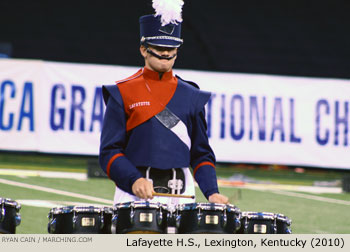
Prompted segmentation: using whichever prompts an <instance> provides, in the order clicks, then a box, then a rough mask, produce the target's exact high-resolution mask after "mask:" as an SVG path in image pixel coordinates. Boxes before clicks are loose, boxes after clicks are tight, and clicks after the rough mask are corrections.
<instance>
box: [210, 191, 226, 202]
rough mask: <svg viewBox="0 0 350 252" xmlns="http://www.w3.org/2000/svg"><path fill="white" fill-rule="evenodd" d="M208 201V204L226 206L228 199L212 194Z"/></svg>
mask: <svg viewBox="0 0 350 252" xmlns="http://www.w3.org/2000/svg"><path fill="white" fill-rule="evenodd" d="M208 200H209V202H210V203H218V204H228V198H227V197H226V196H225V195H222V194H220V193H213V194H212V195H210V196H209V198H208Z"/></svg>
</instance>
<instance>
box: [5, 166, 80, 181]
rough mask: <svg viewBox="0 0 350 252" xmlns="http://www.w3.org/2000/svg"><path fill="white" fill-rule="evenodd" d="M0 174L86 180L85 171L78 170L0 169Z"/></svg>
mask: <svg viewBox="0 0 350 252" xmlns="http://www.w3.org/2000/svg"><path fill="white" fill-rule="evenodd" d="M0 175H8V176H17V177H44V178H67V179H77V180H87V175H86V173H79V172H55V171H37V170H18V169H2V168H1V169H0Z"/></svg>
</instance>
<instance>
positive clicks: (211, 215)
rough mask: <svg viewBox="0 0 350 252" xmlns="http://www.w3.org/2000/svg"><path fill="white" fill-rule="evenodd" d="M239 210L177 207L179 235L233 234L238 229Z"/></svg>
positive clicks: (215, 206)
mask: <svg viewBox="0 0 350 252" xmlns="http://www.w3.org/2000/svg"><path fill="white" fill-rule="evenodd" d="M240 216H241V212H240V210H239V209H238V208H237V207H235V206H233V205H230V204H228V205H225V204H216V203H189V204H182V205H179V206H178V207H177V220H176V223H177V226H178V231H179V233H180V234H204V233H207V234H210V233H212V234H233V233H235V232H236V231H237V230H238V229H239V227H240Z"/></svg>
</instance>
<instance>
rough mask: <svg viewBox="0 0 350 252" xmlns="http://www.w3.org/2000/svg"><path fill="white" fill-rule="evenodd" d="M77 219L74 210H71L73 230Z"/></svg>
mask: <svg viewBox="0 0 350 252" xmlns="http://www.w3.org/2000/svg"><path fill="white" fill-rule="evenodd" d="M77 221H78V217H77V216H76V215H75V211H73V230H75V228H76V224H77Z"/></svg>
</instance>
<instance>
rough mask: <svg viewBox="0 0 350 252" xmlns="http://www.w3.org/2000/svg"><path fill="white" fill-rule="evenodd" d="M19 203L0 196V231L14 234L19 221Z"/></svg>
mask: <svg viewBox="0 0 350 252" xmlns="http://www.w3.org/2000/svg"><path fill="white" fill-rule="evenodd" d="M20 209H21V205H20V204H19V203H17V202H16V201H14V200H11V199H4V198H0V233H2V234H15V233H16V227H17V226H18V225H19V224H20V223H21V215H20V213H19V210H20Z"/></svg>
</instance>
